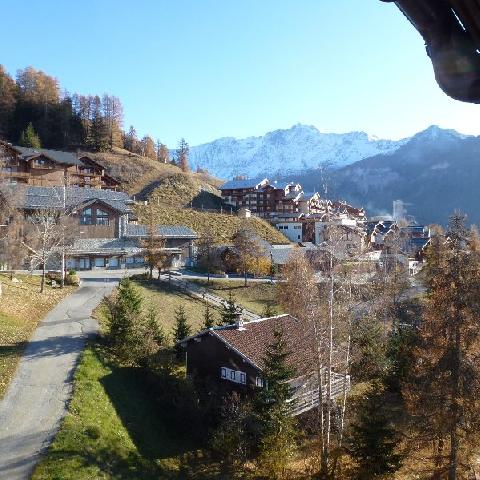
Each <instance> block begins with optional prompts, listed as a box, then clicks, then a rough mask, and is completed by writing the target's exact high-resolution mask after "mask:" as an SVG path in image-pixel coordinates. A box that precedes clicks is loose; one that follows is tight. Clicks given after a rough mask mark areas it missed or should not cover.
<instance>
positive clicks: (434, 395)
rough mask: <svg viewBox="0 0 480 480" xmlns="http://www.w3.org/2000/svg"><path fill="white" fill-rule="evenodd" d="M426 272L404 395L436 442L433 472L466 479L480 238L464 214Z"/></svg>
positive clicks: (476, 422)
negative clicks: (425, 291)
mask: <svg viewBox="0 0 480 480" xmlns="http://www.w3.org/2000/svg"><path fill="white" fill-rule="evenodd" d="M425 274H426V284H427V287H428V294H427V298H426V304H425V307H424V313H423V315H422V320H421V324H420V327H419V330H418V337H419V339H418V345H417V347H416V348H415V349H414V352H413V357H414V362H415V363H414V367H413V374H412V376H411V378H410V380H409V381H408V382H406V383H405V385H404V390H403V394H404V397H405V398H406V399H407V403H408V406H409V409H410V412H411V413H412V414H413V415H414V416H415V417H414V418H415V420H416V422H415V424H416V426H417V431H418V433H419V435H420V436H421V437H422V438H424V439H425V438H426V439H427V440H428V445H430V446H431V445H433V448H432V460H433V465H432V469H433V470H434V471H433V472H432V473H433V474H434V475H437V476H441V475H444V476H446V477H448V479H449V480H455V479H457V478H466V477H464V476H465V475H466V469H468V468H469V465H471V464H472V462H473V458H472V457H473V455H475V451H476V450H475V447H476V446H477V443H476V438H477V437H476V434H477V433H478V431H479V428H480V401H479V398H480V363H479V360H480V357H479V354H478V346H479V345H480V329H479V321H478V318H479V315H480V241H479V237H478V234H477V233H476V231H470V232H469V231H467V230H466V228H465V226H464V217H463V216H461V215H459V214H455V215H453V216H452V217H451V219H450V224H449V228H448V231H447V232H446V236H443V235H437V236H435V237H434V238H433V239H432V241H431V244H430V246H429V248H428V251H427V266H426V267H425ZM439 478H440V477H439ZM442 478H444V477H443V476H442Z"/></svg>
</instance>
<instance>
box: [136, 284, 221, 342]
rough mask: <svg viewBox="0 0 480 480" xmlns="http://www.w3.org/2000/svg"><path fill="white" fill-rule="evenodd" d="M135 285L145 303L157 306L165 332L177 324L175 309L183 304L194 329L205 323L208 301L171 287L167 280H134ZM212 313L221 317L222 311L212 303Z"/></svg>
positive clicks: (170, 330)
mask: <svg viewBox="0 0 480 480" xmlns="http://www.w3.org/2000/svg"><path fill="white" fill-rule="evenodd" d="M134 282H135V285H136V286H137V288H138V289H139V291H140V293H141V294H142V296H143V297H144V299H145V305H146V306H150V305H153V306H155V307H156V311H157V313H158V319H159V322H160V324H161V325H162V327H163V328H164V331H165V333H167V334H171V333H172V328H173V326H174V324H175V310H176V309H177V308H178V307H180V306H183V308H184V309H185V313H186V315H187V320H188V323H189V325H190V326H191V327H192V330H193V331H194V332H195V331H198V330H200V327H201V325H202V324H203V317H204V313H205V306H206V303H205V302H203V301H202V300H200V299H199V298H195V297H192V296H190V295H188V294H186V293H184V292H182V291H181V290H178V289H176V288H169V287H168V284H166V283H165V282H158V281H156V280H152V281H143V280H134ZM210 307H211V308H212V313H213V314H214V315H215V316H216V317H217V318H219V317H220V311H219V310H218V309H217V308H215V307H213V306H212V305H210Z"/></svg>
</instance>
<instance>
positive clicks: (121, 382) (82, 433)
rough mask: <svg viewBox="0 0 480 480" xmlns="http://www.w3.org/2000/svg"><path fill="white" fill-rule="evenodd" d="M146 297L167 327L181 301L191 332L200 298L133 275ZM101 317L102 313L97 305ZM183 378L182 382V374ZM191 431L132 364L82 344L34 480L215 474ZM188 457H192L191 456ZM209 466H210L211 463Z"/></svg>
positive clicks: (200, 317)
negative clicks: (58, 422) (64, 407)
mask: <svg viewBox="0 0 480 480" xmlns="http://www.w3.org/2000/svg"><path fill="white" fill-rule="evenodd" d="M135 283H136V285H137V287H138V289H139V290H140V292H141V294H142V295H143V296H144V298H145V300H146V302H145V306H146V307H148V305H149V304H154V305H156V306H157V307H158V312H159V314H160V321H161V323H162V325H163V327H164V328H165V331H166V332H171V327H172V325H173V316H174V310H175V308H177V307H178V306H179V305H183V306H184V307H185V310H186V313H187V317H188V318H189V321H190V324H191V325H192V326H193V327H194V330H197V329H198V327H199V326H200V325H201V323H202V322H203V309H204V304H203V302H201V301H200V300H197V299H193V298H192V297H189V296H187V295H185V294H183V293H181V292H178V291H176V290H169V289H168V288H167V289H165V286H164V284H161V285H163V286H160V287H159V286H158V284H156V282H144V281H135ZM97 313H98V318H99V320H100V322H101V323H102V321H103V314H102V311H101V310H99V311H97ZM180 381H182V380H180ZM191 436H192V435H191V432H189V430H188V429H187V430H186V431H185V433H183V434H182V433H181V431H179V429H178V428H176V425H174V424H173V425H172V417H171V412H169V411H167V410H163V409H161V408H159V407H158V404H157V403H156V402H155V401H154V395H153V394H152V392H151V391H149V388H148V386H147V385H146V384H145V382H143V381H142V379H141V377H140V376H139V374H138V370H135V369H131V368H120V367H117V366H114V365H112V364H110V363H109V362H108V360H107V358H106V357H105V355H104V354H103V353H102V347H101V345H100V344H92V345H90V346H89V347H87V348H86V350H85V352H84V353H83V355H82V358H81V360H80V364H79V367H78V370H77V373H76V375H75V384H74V395H73V399H72V401H71V403H70V406H69V411H68V414H67V416H66V417H65V419H64V421H63V423H62V426H61V428H60V431H59V433H58V434H57V436H56V438H55V440H54V442H53V444H52V446H51V447H50V449H49V451H48V453H47V455H46V457H45V458H44V459H43V461H42V462H41V463H40V464H39V466H38V467H37V469H36V471H35V473H34V475H33V477H32V478H33V479H34V480H47V479H48V480H52V479H70V478H75V479H78V480H87V479H88V480H90V479H108V480H110V479H111V480H113V479H132V480H133V479H140V478H141V479H162V480H163V479H170V478H172V479H180V478H193V476H190V475H189V474H188V473H183V474H182V473H180V472H185V471H187V472H188V471H189V469H190V468H194V469H195V471H196V476H195V478H199V479H200V478H204V479H207V478H213V476H212V475H213V474H212V473H211V472H205V471H204V470H205V469H207V470H209V469H210V466H209V465H208V464H205V465H204V464H202V461H201V458H200V459H199V458H197V457H198V455H199V454H200V455H201V450H199V448H200V446H199V445H195V444H193V443H192V439H191ZM192 458H193V460H192ZM212 468H215V467H212Z"/></svg>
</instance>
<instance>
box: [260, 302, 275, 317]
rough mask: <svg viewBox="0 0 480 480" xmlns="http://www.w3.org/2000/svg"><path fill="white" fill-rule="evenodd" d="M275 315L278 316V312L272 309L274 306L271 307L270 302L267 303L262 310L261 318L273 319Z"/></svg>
mask: <svg viewBox="0 0 480 480" xmlns="http://www.w3.org/2000/svg"><path fill="white" fill-rule="evenodd" d="M277 314H278V312H277V310H276V309H275V308H274V306H273V305H272V302H267V304H266V305H265V308H264V309H263V312H262V317H263V318H270V317H274V316H275V315H277Z"/></svg>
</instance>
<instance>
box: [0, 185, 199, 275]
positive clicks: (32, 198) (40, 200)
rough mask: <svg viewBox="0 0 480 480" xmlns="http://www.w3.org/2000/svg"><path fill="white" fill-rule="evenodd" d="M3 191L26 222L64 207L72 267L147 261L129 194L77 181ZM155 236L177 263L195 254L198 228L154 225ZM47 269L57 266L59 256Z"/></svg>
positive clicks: (144, 232)
mask: <svg viewBox="0 0 480 480" xmlns="http://www.w3.org/2000/svg"><path fill="white" fill-rule="evenodd" d="M0 195H3V197H5V198H7V199H10V202H14V206H16V207H17V208H18V209H19V210H21V211H23V213H24V216H25V222H28V221H29V218H30V217H35V215H38V213H39V212H49V213H51V214H52V215H55V214H56V213H55V212H58V213H60V212H62V211H64V212H66V214H67V215H68V216H69V217H70V220H71V222H70V225H69V231H68V232H67V244H66V252H67V255H66V257H67V261H66V266H67V268H68V269H75V270H90V269H102V268H107V269H115V268H133V267H143V266H144V265H145V254H144V248H143V240H144V239H146V238H147V237H148V236H149V234H150V233H149V232H148V228H147V226H146V225H139V224H138V222H137V217H136V215H135V213H134V210H133V205H134V201H133V200H131V199H130V198H129V196H128V194H126V193H124V192H118V191H114V190H107V189H97V188H82V187H79V186H73V187H60V186H56V187H37V186H26V185H7V186H3V187H2V189H1V191H0ZM154 236H155V237H157V238H161V239H162V240H164V242H165V244H164V250H165V251H166V252H167V253H168V254H169V255H171V257H172V264H173V267H180V266H182V265H184V264H185V263H188V262H189V261H190V259H191V258H192V256H193V252H192V250H193V242H194V240H195V239H196V238H197V235H196V233H195V232H193V231H192V230H191V229H189V228H188V227H185V226H169V225H157V226H155V232H154ZM47 268H48V269H58V268H59V264H58V255H57V258H54V259H52V261H51V262H50V264H49V265H48V267H47Z"/></svg>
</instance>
